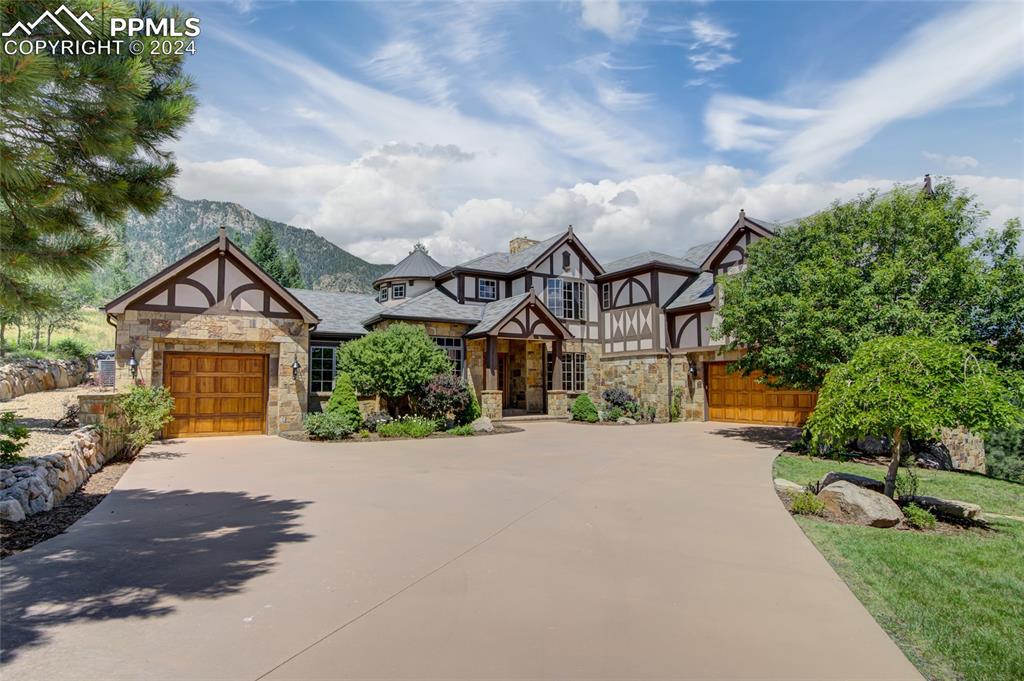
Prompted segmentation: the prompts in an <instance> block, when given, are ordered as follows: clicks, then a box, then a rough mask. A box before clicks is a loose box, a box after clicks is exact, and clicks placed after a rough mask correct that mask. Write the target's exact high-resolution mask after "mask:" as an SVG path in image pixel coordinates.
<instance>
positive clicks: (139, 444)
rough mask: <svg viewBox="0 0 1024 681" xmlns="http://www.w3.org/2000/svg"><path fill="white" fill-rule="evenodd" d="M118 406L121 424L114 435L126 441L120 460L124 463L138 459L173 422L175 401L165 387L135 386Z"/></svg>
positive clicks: (122, 398) (119, 398) (118, 402)
mask: <svg viewBox="0 0 1024 681" xmlns="http://www.w3.org/2000/svg"><path fill="white" fill-rule="evenodd" d="M115 405H116V406H115V409H116V410H117V412H118V413H120V415H121V417H122V423H121V425H120V426H118V427H116V428H114V429H113V431H114V432H115V433H116V435H118V436H119V437H121V438H123V439H124V441H125V445H124V447H123V448H122V450H121V458H124V459H133V458H135V455H136V454H138V453H139V452H140V451H141V450H142V448H143V447H145V446H146V445H148V444H149V443H150V442H152V441H153V439H154V438H156V436H157V435H159V434H160V431H161V430H163V427H164V426H166V425H167V424H168V423H170V422H171V421H173V420H174V417H173V416H171V412H173V411H174V398H173V397H171V391H170V390H168V389H167V388H164V387H162V386H143V385H135V386H132V388H131V390H129V391H128V392H126V393H124V394H123V395H121V396H120V397H118V398H117V402H116V403H115Z"/></svg>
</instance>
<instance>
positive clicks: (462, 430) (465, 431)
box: [445, 423, 475, 437]
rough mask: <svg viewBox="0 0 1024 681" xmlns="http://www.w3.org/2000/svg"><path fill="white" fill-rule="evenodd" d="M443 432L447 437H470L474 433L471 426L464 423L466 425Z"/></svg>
mask: <svg viewBox="0 0 1024 681" xmlns="http://www.w3.org/2000/svg"><path fill="white" fill-rule="evenodd" d="M445 432H446V433H448V434H449V435H458V436H460V437H465V436H466V435H472V434H473V433H474V432H475V431H474V430H473V426H472V425H470V424H468V423H466V424H464V425H461V426H455V427H454V428H449V429H448V430H446V431H445Z"/></svg>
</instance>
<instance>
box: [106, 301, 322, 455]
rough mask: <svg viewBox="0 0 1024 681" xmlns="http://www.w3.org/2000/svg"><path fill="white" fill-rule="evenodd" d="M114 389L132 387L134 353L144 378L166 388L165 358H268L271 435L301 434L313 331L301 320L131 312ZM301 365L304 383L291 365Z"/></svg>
mask: <svg viewBox="0 0 1024 681" xmlns="http://www.w3.org/2000/svg"><path fill="white" fill-rule="evenodd" d="M117 321H118V324H117V337H116V352H115V359H116V361H117V374H116V379H115V380H116V383H115V385H116V386H117V387H118V388H119V389H121V388H124V387H125V386H129V385H131V374H130V372H129V369H128V360H129V359H131V356H132V350H133V349H134V350H135V359H136V360H137V361H138V362H139V378H140V379H141V380H142V381H143V382H144V383H146V384H149V385H163V360H164V353H165V352H172V351H173V352H223V353H253V354H264V355H268V356H269V358H270V361H269V374H270V375H269V377H268V380H269V386H268V391H267V392H268V399H267V430H268V432H269V433H270V434H272V435H273V434H277V433H286V432H298V431H301V430H302V417H303V414H304V413H305V411H306V400H307V380H308V377H309V366H308V365H309V353H308V350H309V329H308V327H307V326H306V325H305V323H303V322H302V320H299V319H276V318H271V317H263V316H262V315H258V314H252V315H214V314H193V313H186V312H149V311H138V310H127V311H126V312H125V313H124V314H123V315H119V316H118V320H117ZM293 361H298V363H299V367H300V368H299V379H298V381H296V380H295V379H293V378H292V370H291V364H292V362H293Z"/></svg>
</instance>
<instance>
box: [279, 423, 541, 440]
mask: <svg viewBox="0 0 1024 681" xmlns="http://www.w3.org/2000/svg"><path fill="white" fill-rule="evenodd" d="M521 432H523V429H522V428H516V427H515V426H507V425H503V424H502V423H501V422H498V423H495V424H494V425H493V430H491V431H474V432H472V433H453V432H449V431H446V430H439V431H436V432H433V433H431V434H429V435H424V436H423V437H412V436H390V437H386V436H384V435H381V434H379V433H353V434H352V435H349V436H347V437H344V438H341V439H337V440H322V439H319V438H311V437H309V435H307V434H306V433H282V434H281V437H283V438H286V439H288V440H299V441H301V442H322V443H323V444H340V443H358V442H393V441H395V440H437V439H443V438H464V437H481V436H485V435H507V434H508V433H521Z"/></svg>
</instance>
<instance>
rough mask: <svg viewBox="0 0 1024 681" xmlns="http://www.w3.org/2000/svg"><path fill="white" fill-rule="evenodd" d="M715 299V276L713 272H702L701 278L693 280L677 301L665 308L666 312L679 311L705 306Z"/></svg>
mask: <svg viewBox="0 0 1024 681" xmlns="http://www.w3.org/2000/svg"><path fill="white" fill-rule="evenodd" d="M714 299H715V275H714V274H712V273H711V272H701V274H700V276H699V277H697V278H696V279H694V280H693V283H691V284H690V285H689V286H687V287H686V288H685V289H684V290H683V292H682V293H680V294H679V295H678V296H676V299H675V300H673V301H672V302H671V303H669V304H668V305H666V306H665V309H666V310H679V309H682V308H686V307H693V306H695V305H705V304H707V303H710V302H712V301H713V300H714Z"/></svg>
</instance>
